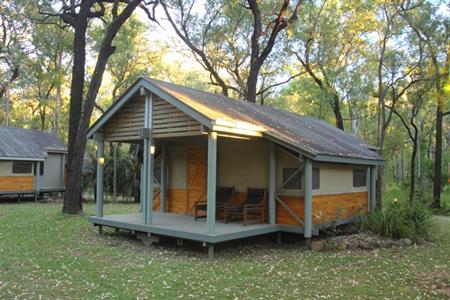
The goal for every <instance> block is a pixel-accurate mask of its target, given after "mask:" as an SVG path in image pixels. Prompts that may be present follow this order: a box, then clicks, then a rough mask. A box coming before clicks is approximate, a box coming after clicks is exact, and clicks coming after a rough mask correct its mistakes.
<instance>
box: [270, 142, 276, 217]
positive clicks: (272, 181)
mask: <svg viewBox="0 0 450 300" xmlns="http://www.w3.org/2000/svg"><path fill="white" fill-rule="evenodd" d="M276 184H277V157H276V147H275V144H274V143H273V142H270V143H269V224H275V219H276V200H275V196H276Z"/></svg>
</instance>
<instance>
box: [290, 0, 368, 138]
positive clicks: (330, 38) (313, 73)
mask: <svg viewBox="0 0 450 300" xmlns="http://www.w3.org/2000/svg"><path fill="white" fill-rule="evenodd" d="M371 14H372V12H371V10H370V7H369V6H368V5H367V4H362V3H361V2H360V1H329V0H322V1H311V2H308V3H307V4H305V5H304V9H303V10H302V12H301V13H300V14H299V18H300V19H299V22H298V23H297V26H295V27H294V31H295V37H294V38H293V39H292V40H291V52H292V53H293V55H294V57H295V59H296V60H297V62H298V63H299V68H300V69H301V70H304V71H305V72H306V74H308V76H309V77H310V79H311V80H312V82H314V83H315V84H316V85H317V87H318V88H319V90H320V91H321V93H322V95H323V96H322V98H323V99H324V100H325V102H326V103H327V104H328V105H329V106H330V107H331V109H332V111H333V114H334V118H335V124H336V127H337V128H340V129H342V130H344V120H345V118H344V117H343V114H344V113H343V106H344V105H345V103H344V100H347V101H348V103H347V105H348V106H349V114H350V121H352V122H351V124H352V132H353V133H354V134H356V133H357V128H358V119H359V117H358V111H357V107H358V100H356V99H359V101H361V100H363V99H365V100H367V99H368V97H367V95H368V93H367V86H370V82H371V80H370V78H368V76H367V75H366V74H367V73H366V74H364V73H363V72H361V70H363V69H365V64H366V61H365V60H364V57H363V52H364V50H365V48H366V47H367V42H366V35H367V34H368V33H369V31H370V29H371V28H372V26H373V23H374V22H373V19H371V18H370V16H371ZM369 74H370V73H369ZM349 79H351V81H352V82H349ZM355 79H356V80H358V79H359V80H358V84H355V82H354V81H353V80H355ZM360 79H365V80H360ZM357 86H358V88H356V87H357Z"/></svg>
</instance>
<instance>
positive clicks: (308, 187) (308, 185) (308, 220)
mask: <svg viewBox="0 0 450 300" xmlns="http://www.w3.org/2000/svg"><path fill="white" fill-rule="evenodd" d="M304 209H305V210H304V215H305V217H304V229H303V230H304V233H303V235H304V237H305V238H306V239H307V242H310V239H311V235H312V161H311V159H309V158H306V161H305V206H304Z"/></svg>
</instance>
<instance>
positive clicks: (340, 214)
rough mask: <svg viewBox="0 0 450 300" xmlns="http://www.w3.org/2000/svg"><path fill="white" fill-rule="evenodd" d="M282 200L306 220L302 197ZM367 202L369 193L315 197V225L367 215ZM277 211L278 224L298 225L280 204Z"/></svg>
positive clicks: (284, 197)
mask: <svg viewBox="0 0 450 300" xmlns="http://www.w3.org/2000/svg"><path fill="white" fill-rule="evenodd" d="M281 198H282V199H283V201H284V203H286V204H287V205H288V206H289V207H290V208H291V210H293V211H294V212H295V213H296V214H297V215H298V216H299V217H300V218H301V219H303V218H304V201H303V197H302V196H283V197H281ZM367 201H368V198H367V192H361V193H345V194H333V195H317V196H313V224H322V223H328V222H331V221H333V220H335V219H336V218H337V219H339V220H343V219H348V218H350V217H352V216H356V215H358V214H360V213H366V212H367ZM276 211H277V216H276V222H277V223H278V224H289V225H298V223H297V221H296V220H295V219H294V218H293V217H292V216H291V215H290V214H289V213H288V212H287V210H286V209H285V208H284V207H283V206H282V205H281V204H280V203H278V202H277V207H276Z"/></svg>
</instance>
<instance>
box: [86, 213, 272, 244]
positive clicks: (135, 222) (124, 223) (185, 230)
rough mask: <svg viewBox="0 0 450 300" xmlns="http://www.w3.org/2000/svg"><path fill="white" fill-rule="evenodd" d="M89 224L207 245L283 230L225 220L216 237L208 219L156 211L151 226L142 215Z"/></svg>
mask: <svg viewBox="0 0 450 300" xmlns="http://www.w3.org/2000/svg"><path fill="white" fill-rule="evenodd" d="M89 221H90V222H92V223H94V224H95V225H102V226H108V227H114V228H123V229H129V230H135V231H139V232H147V233H153V234H157V235H163V236H170V237H174V238H182V239H189V240H195V241H200V242H207V243H220V242H225V241H230V240H235V239H240V238H245V237H251V236H256V235H261V234H268V233H272V232H278V231H280V226H279V225H271V224H249V225H247V226H243V225H242V222H239V221H237V222H229V223H228V224H225V223H224V222H223V221H222V220H217V221H216V226H215V228H216V231H215V233H214V234H210V233H208V232H207V227H206V219H199V220H197V221H195V219H194V217H193V216H191V215H183V214H175V213H160V212H153V222H152V224H151V225H146V224H143V222H142V215H141V214H140V213H137V214H122V215H106V216H103V217H102V218H98V217H90V218H89Z"/></svg>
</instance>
